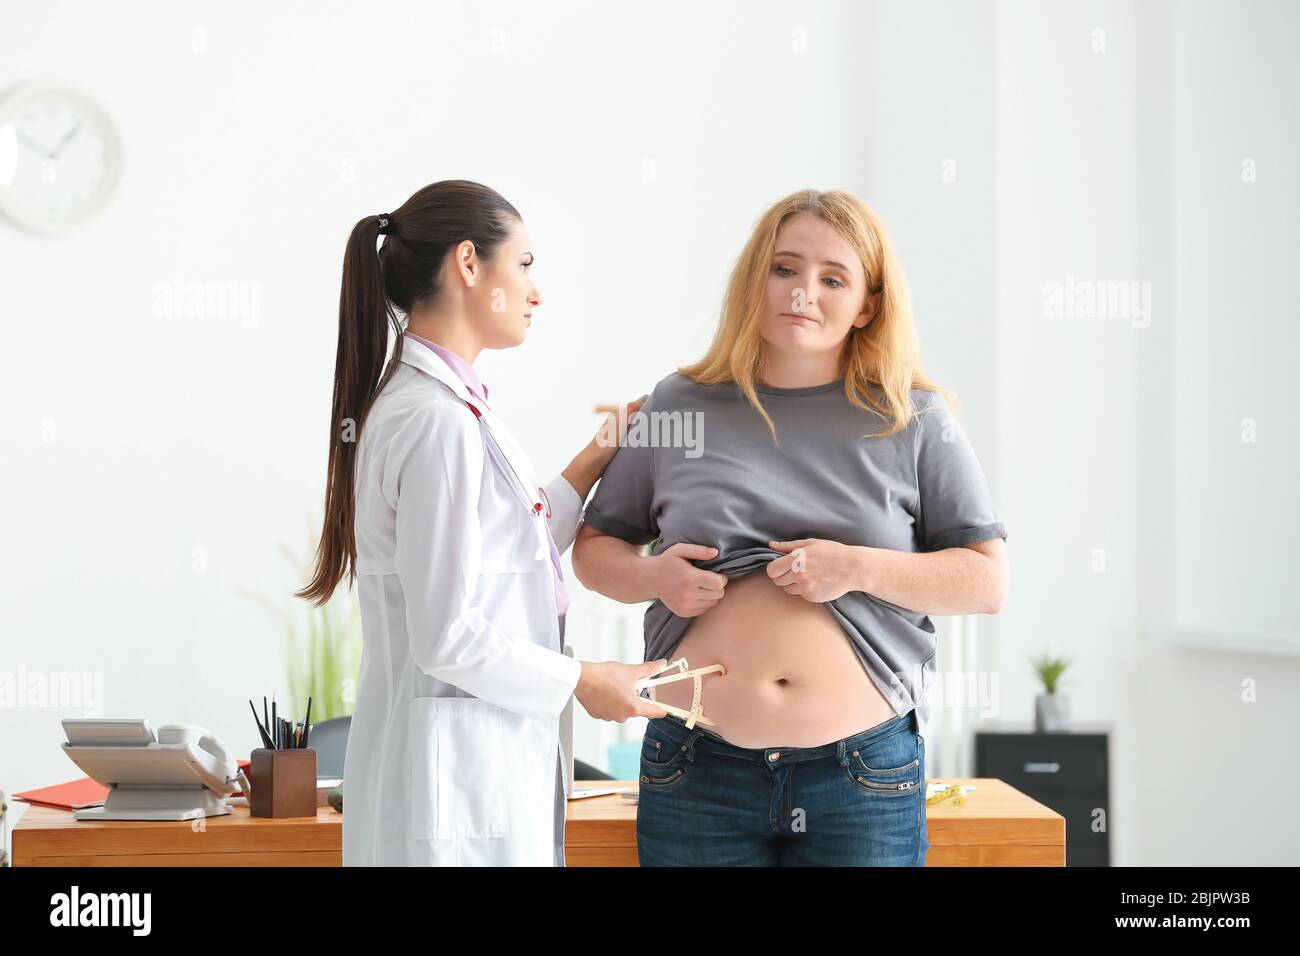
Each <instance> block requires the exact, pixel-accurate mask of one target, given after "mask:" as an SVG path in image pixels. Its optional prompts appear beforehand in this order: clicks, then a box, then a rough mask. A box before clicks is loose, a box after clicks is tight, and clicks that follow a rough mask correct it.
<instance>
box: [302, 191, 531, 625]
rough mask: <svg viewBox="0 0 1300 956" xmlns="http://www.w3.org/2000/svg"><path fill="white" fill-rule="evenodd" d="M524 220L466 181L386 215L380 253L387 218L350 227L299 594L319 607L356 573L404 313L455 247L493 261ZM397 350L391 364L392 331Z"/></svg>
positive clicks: (422, 296)
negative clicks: (322, 479) (360, 492)
mask: <svg viewBox="0 0 1300 956" xmlns="http://www.w3.org/2000/svg"><path fill="white" fill-rule="evenodd" d="M521 219H522V217H521V216H520V215H519V213H518V211H517V210H516V209H515V207H514V206H512V205H510V203H508V202H506V200H505V199H504V198H503V197H502V196H501V195H499V194H498V193H497V192H495V191H494V190H492V189H489V188H488V187H487V186H483V185H481V184H479V183H475V182H470V181H468V180H464V179H452V180H444V181H443V182H437V183H433V184H432V185H429V186H425V187H424V188H423V189H421V190H420V191H419V192H417V193H416V194H415V195H413V196H412V197H411V198H410V199H408V200H407V201H406V202H405V203H403V204H402V205H401V206H400V207H398V208H397V209H395V210H393V212H391V213H388V214H387V220H388V224H387V227H386V228H385V229H384V235H385V237H384V244H383V245H382V246H380V248H379V251H378V253H376V251H375V242H376V240H377V239H378V238H379V236H380V217H379V216H367V217H366V218H365V219H362V220H361V221H360V222H358V223H357V224H356V225H355V226H354V227H353V228H352V234H351V235H350V236H348V245H347V250H346V251H345V252H344V254H343V288H342V292H341V293H340V296H339V339H338V351H337V353H336V355H335V358H334V400H333V407H332V410H331V412H330V444H329V464H328V466H327V469H326V483H325V521H324V527H323V528H322V530H321V539H320V546H319V547H318V548H317V549H316V567H315V571H314V573H313V575H312V579H311V582H310V583H309V584H308V585H307V586H306V587H304V588H303V589H302V590H300V591H296V592H294V593H295V594H296V595H297V596H298V597H300V598H304V599H306V600H308V601H311V602H313V603H314V604H315V605H317V606H320V605H322V604H324V603H325V602H326V601H328V600H329V599H330V597H331V595H333V593H334V589H335V588H336V587H338V585H339V583H340V582H341V581H342V580H343V578H344V577H347V579H348V587H349V588H350V587H351V586H352V582H353V580H354V579H355V577H356V560H357V546H356V535H355V532H354V530H353V520H354V518H355V515H356V465H357V447H358V445H359V444H360V441H361V429H362V427H363V426H364V424H365V419H366V415H367V414H368V413H369V411H370V406H371V404H372V403H373V402H374V400H375V396H377V395H378V394H379V393H380V392H381V391H382V390H383V388H384V385H386V384H387V383H388V380H389V379H390V378H391V377H392V375H393V373H394V372H395V371H396V370H397V367H398V363H399V362H400V361H401V358H402V332H403V327H402V322H401V319H400V317H399V316H398V312H401V313H405V314H406V315H408V316H409V315H410V314H411V311H412V310H413V309H416V308H419V307H424V306H427V305H430V304H432V303H433V302H434V301H436V299H437V297H438V277H439V274H440V272H441V270H442V264H443V261H444V260H445V259H446V257H447V253H449V252H450V251H451V250H452V249H454V248H455V247H456V246H457V245H458V244H459V243H461V242H463V241H464V240H466V239H468V240H470V241H471V242H473V243H474V249H475V251H476V252H477V253H478V255H479V256H480V257H481V258H483V259H484V260H486V261H491V260H492V258H493V257H494V256H495V255H496V251H497V248H498V247H499V246H500V245H501V243H502V242H503V241H504V240H505V239H506V237H507V236H508V235H509V233H510V227H511V224H512V222H513V221H520V220H521ZM390 332H391V334H392V337H393V343H392V348H393V354H392V358H391V359H389V360H388V365H387V370H385V365H384V362H385V358H386V357H387V355H388V347H389V334H390Z"/></svg>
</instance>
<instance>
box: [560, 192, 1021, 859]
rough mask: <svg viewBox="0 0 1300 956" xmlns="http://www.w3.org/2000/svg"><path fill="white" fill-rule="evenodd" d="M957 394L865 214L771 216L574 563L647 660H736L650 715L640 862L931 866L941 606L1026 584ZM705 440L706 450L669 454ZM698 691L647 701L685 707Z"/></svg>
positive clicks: (836, 200)
mask: <svg viewBox="0 0 1300 956" xmlns="http://www.w3.org/2000/svg"><path fill="white" fill-rule="evenodd" d="M945 396H946V392H945V391H944V390H943V389H942V388H940V387H939V386H938V385H936V384H934V383H932V382H931V381H930V380H929V379H927V378H926V376H925V374H924V373H923V372H922V370H921V362H920V357H919V348H918V343H917V336H916V330H915V327H914V325H913V320H912V313H911V307H910V303H909V295H908V291H907V284H906V280H905V278H904V276H903V272H902V269H901V268H900V266H899V263H898V260H897V258H896V257H895V255H894V252H893V248H892V245H891V243H890V240H889V236H888V234H887V233H886V231H885V229H884V226H883V225H882V224H881V223H880V221H879V219H878V218H877V217H876V216H875V215H874V214H873V213H872V212H871V210H870V209H868V208H867V206H866V205H865V204H864V203H862V202H861V200H859V199H857V198H855V197H854V196H852V195H849V194H847V193H844V192H838V191H836V192H817V191H813V190H805V191H802V192H798V193H795V194H793V195H791V196H788V197H786V198H785V199H782V200H781V201H780V202H778V203H776V204H775V205H774V206H773V207H772V208H771V209H769V210H768V211H767V212H766V213H765V214H764V215H763V217H762V218H761V219H760V220H759V222H758V225H757V227H756V229H755V230H754V233H753V235H752V236H751V237H750V239H749V242H748V243H747V244H746V246H745V248H744V250H743V251H742V253H741V255H740V258H739V260H738V261H737V263H736V266H735V268H734V270H733V272H732V275H731V279H730V282H729V284H728V287H727V292H726V299H725V303H724V307H723V311H722V317H721V322H720V324H719V326H718V330H717V333H716V335H715V337H714V340H713V343H712V345H711V346H710V348H709V351H708V354H706V355H705V356H704V358H703V359H702V360H701V361H699V362H697V363H695V364H694V365H691V366H688V367H686V368H682V369H679V370H678V371H677V372H675V373H673V374H671V375H669V376H667V377H666V378H664V379H663V380H662V381H660V382H659V383H658V385H656V386H655V388H654V390H653V391H652V392H651V394H650V397H649V398H648V399H647V400H646V402H645V404H644V405H643V406H642V407H641V410H640V412H639V413H638V414H639V415H640V416H641V417H642V419H643V423H644V424H646V425H647V426H648V427H644V428H640V429H638V428H636V427H632V428H631V429H630V430H629V433H628V440H627V441H626V443H625V444H624V446H623V447H622V448H620V450H619V452H618V454H617V455H615V456H614V460H613V461H612V462H611V463H610V465H609V467H608V470H607V471H606V472H605V475H604V477H603V479H602V480H601V483H600V485H599V486H598V487H597V490H596V494H595V496H594V497H593V499H592V501H591V503H590V504H589V505H588V507H587V508H586V511H585V514H584V521H585V523H584V525H583V526H582V528H581V529H580V531H579V535H578V540H577V543H576V545H575V549H574V558H573V563H574V570H575V572H576V573H577V576H578V578H579V580H581V581H582V582H583V583H584V584H585V585H586V586H587V587H589V588H592V589H593V590H596V591H599V592H601V593H603V594H605V595H607V596H609V597H612V598H614V599H615V600H619V601H623V602H627V603H636V602H641V601H653V602H654V603H653V604H652V605H651V606H650V608H649V610H648V611H647V612H646V616H645V640H646V653H645V657H646V660H648V661H657V660H661V659H665V658H671V659H677V658H682V657H684V658H686V659H687V661H688V663H689V665H690V667H691V669H692V670H696V669H701V668H706V667H709V666H710V665H714V664H721V665H722V666H723V668H724V670H723V671H722V672H718V671H714V672H711V673H706V674H704V675H701V676H700V678H699V679H700V682H701V699H700V703H701V704H702V713H701V709H700V708H698V707H696V708H695V709H694V713H695V715H696V716H695V717H694V718H692V717H691V716H687V717H686V718H685V719H684V718H683V717H679V716H675V715H673V714H672V713H671V712H670V713H669V714H668V715H667V716H663V717H657V718H654V719H651V720H650V721H649V723H648V726H647V729H646V734H645V737H644V740H643V742H642V750H641V771H640V803H639V807H638V813H637V847H638V851H639V853H640V858H641V863H642V864H643V865H715V866H716V865H722V866H727V865H733V866H761V865H787V866H789V865H807V864H825V865H866V866H898V865H902V866H914V865H924V862H925V855H926V851H927V849H928V848H929V845H930V844H929V839H928V830H927V827H926V816H925V742H924V739H923V736H922V730H923V727H924V726H925V725H926V723H927V713H926V700H925V687H926V684H927V682H930V681H932V679H933V674H934V671H935V654H936V650H937V642H936V638H935V633H934V625H933V624H932V623H931V621H930V618H929V616H928V615H930V614H973V613H986V614H996V613H997V612H998V611H999V610H1000V608H1001V606H1002V601H1003V596H1004V594H1005V592H1006V587H1007V565H1006V556H1005V552H1004V547H1005V545H1004V540H1005V538H1006V536H1007V532H1006V528H1005V526H1004V525H1003V524H1002V522H1001V521H1000V520H999V519H998V515H997V513H996V511H995V508H994V503H993V500H992V495H991V493H990V490H989V487H988V484H987V482H986V480H985V477H984V474H983V472H982V470H981V468H980V465H979V462H978V460H977V458H976V456H975V453H974V451H973V450H972V448H971V446H970V444H969V442H968V441H967V439H966V437H965V435H964V433H963V431H962V429H961V427H960V426H959V425H958V423H957V422H956V420H955V419H953V418H952V417H951V414H950V411H949V405H948V401H947V398H946V397H945ZM665 424H667V425H668V426H670V427H668V428H667V429H665V428H664V427H661V426H664V425H665ZM634 425H635V423H634ZM701 425H703V426H707V427H704V428H702V429H701V428H700V426H701ZM692 428H694V429H697V431H696V432H695V434H697V435H698V436H699V437H700V438H701V441H700V442H699V447H698V448H684V447H680V446H681V445H683V444H684V443H683V442H682V441H676V440H671V439H672V436H673V435H674V434H676V435H677V437H678V438H680V437H681V436H682V435H686V434H689V430H690V429H692ZM675 429H677V430H679V431H674V430H675ZM666 435H667V437H668V438H669V439H670V440H667V441H665V436H666ZM638 439H639V440H638ZM647 439H648V440H647ZM674 446H679V447H674ZM655 542H657V545H656V547H655V548H653V550H652V552H651V553H646V548H645V546H646V545H647V544H652V543H655ZM693 683H694V680H693V679H687V680H681V681H677V682H671V683H664V684H661V685H657V686H655V687H653V688H652V689H651V692H652V693H653V694H654V699H655V700H656V701H658V702H661V703H666V704H669V705H672V706H674V707H677V708H679V709H681V710H682V711H683V712H687V711H690V710H691V709H692V705H693V701H692V692H693V686H692V685H693Z"/></svg>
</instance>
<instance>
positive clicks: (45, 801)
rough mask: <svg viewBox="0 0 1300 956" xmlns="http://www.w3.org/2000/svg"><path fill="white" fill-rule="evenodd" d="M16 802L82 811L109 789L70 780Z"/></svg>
mask: <svg viewBox="0 0 1300 956" xmlns="http://www.w3.org/2000/svg"><path fill="white" fill-rule="evenodd" d="M236 763H238V764H239V769H240V770H243V771H245V772H247V771H248V766H249V763H250V761H248V760H238V759H237V760H236ZM14 799H15V800H24V801H26V802H27V803H30V804H33V805H34V806H38V807H55V808H56V809H59V810H81V809H82V808H84V807H98V806H100V805H101V804H103V802H104V801H105V800H107V799H108V787H106V786H104V785H103V784H102V783H100V782H99V781H97V780H93V779H92V778H90V777H82V778H81V779H80V780H69V781H68V782H67V783H59V784H55V785H54V786H52V787H41V788H40V789H39V790H27V791H25V792H23V793H15V794H14Z"/></svg>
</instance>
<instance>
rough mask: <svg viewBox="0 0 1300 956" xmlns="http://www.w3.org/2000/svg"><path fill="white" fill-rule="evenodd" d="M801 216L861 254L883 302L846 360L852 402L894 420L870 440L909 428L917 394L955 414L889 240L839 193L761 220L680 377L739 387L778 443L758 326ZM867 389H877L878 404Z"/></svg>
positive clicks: (796, 198) (782, 208)
mask: <svg viewBox="0 0 1300 956" xmlns="http://www.w3.org/2000/svg"><path fill="white" fill-rule="evenodd" d="M801 212H808V213H812V214H813V215H815V216H819V217H820V218H822V219H823V220H825V221H826V222H827V223H829V224H830V225H831V226H833V227H834V228H835V230H836V231H837V232H838V233H839V234H840V235H841V236H843V237H844V238H845V240H847V241H848V243H849V245H851V246H852V247H853V248H854V250H856V252H857V254H858V258H859V259H861V261H862V268H863V270H864V271H865V272H866V277H867V293H866V298H864V300H863V305H864V307H865V305H866V303H867V301H868V300H869V299H870V298H871V297H872V296H880V301H879V302H878V303H877V307H876V311H875V314H874V315H873V317H872V319H871V321H870V322H869V323H868V324H867V325H866V327H865V328H856V327H854V328H850V329H849V333H848V335H847V336H846V338H845V343H844V350H843V352H842V354H841V360H840V365H841V368H842V370H843V375H844V391H845V393H846V395H847V396H848V399H849V401H850V402H852V403H853V404H854V405H856V406H858V407H859V408H861V409H862V410H863V411H875V412H877V413H879V414H880V415H882V416H884V417H885V418H888V419H892V425H891V427H890V428H889V429H888V430H887V431H884V432H880V433H878V434H875V435H870V436H864V437H872V438H885V437H888V436H890V435H893V434H896V433H897V432H899V431H901V430H902V429H903V428H905V427H907V424H908V422H909V421H911V419H912V416H913V413H914V409H913V406H912V402H911V395H910V390H911V389H913V388H919V389H924V390H925V391H931V392H939V393H940V394H942V395H943V396H944V397H945V399H946V400H947V401H948V403H949V404H950V405H952V406H954V409H953V411H954V413H955V412H956V408H955V405H956V399H955V396H953V395H952V393H950V392H949V391H948V390H947V389H945V388H942V387H941V386H939V385H937V384H935V383H934V382H931V381H930V380H929V379H928V378H927V377H926V375H925V373H924V372H923V371H922V369H921V356H920V345H919V342H918V340H917V335H916V326H915V324H914V323H913V321H912V300H911V293H910V292H909V290H908V286H907V278H906V276H904V275H903V268H902V266H901V265H899V262H898V258H897V257H896V256H895V255H894V246H893V243H892V242H891V241H890V238H889V233H888V232H886V231H885V227H884V225H883V224H882V223H881V222H880V220H879V219H878V218H877V217H876V214H875V213H874V212H872V211H871V209H870V208H869V207H868V206H867V204H866V203H864V202H863V201H862V200H860V199H858V198H857V197H856V196H854V195H852V194H850V193H847V192H843V191H841V190H831V191H829V192H819V191H818V190H815V189H804V190H800V191H799V192H796V193H792V194H790V195H789V196H786V197H785V198H784V199H782V200H780V201H778V202H777V203H775V204H774V205H773V206H772V207H771V208H770V209H768V210H767V212H765V213H764V214H763V216H762V218H761V219H759V221H758V224H757V225H756V226H755V227H754V232H753V234H752V235H751V236H750V237H749V241H748V242H747V243H745V248H744V249H743V250H741V253H740V256H739V258H738V259H737V260H736V265H735V267H734V268H733V269H732V271H731V278H730V280H729V281H728V282H727V291H726V295H725V297H724V298H723V304H722V316H721V319H720V321H719V322H718V328H717V331H716V332H715V333H714V336H713V342H712V344H711V345H710V346H709V350H708V352H707V353H706V354H705V356H704V358H702V359H700V360H699V361H698V362H696V363H695V364H693V365H688V366H685V367H684V368H679V369H678V371H679V372H680V373H681V374H683V375H685V376H686V377H687V378H690V379H691V380H692V381H694V382H696V383H698V384H700V385H717V384H720V383H723V382H734V383H735V384H736V387H737V388H738V389H739V390H740V392H741V393H742V394H743V395H744V396H745V397H746V398H747V399H748V400H749V403H750V404H751V405H753V406H754V408H756V409H757V410H758V413H759V414H760V415H761V416H763V420H764V421H765V422H767V427H768V428H769V429H770V430H771V432H772V440H773V441H776V426H775V424H774V423H773V422H772V419H771V417H770V416H769V415H768V414H767V411H766V410H765V409H764V408H763V406H762V403H761V402H759V400H758V393H757V392H756V391H755V389H754V380H755V377H756V375H757V374H758V370H759V358H760V346H761V344H762V339H761V337H760V335H759V325H760V322H761V319H762V314H763V309H764V306H765V304H766V299H767V277H768V271H769V270H770V269H771V267H772V253H773V251H774V249H775V246H776V233H777V230H778V229H779V228H780V227H781V223H783V222H784V221H785V220H786V219H787V218H788V217H789V216H793V215H795V214H796V213H801ZM869 386H876V387H878V388H879V390H880V398H879V399H877V397H876V395H875V394H873V393H872V391H871V390H870V389H869ZM778 446H779V443H778Z"/></svg>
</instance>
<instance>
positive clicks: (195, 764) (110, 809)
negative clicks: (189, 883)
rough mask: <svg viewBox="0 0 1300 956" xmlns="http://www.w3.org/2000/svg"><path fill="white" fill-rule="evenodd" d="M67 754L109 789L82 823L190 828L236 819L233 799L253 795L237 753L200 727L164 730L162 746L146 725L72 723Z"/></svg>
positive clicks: (80, 815) (67, 724)
mask: <svg viewBox="0 0 1300 956" xmlns="http://www.w3.org/2000/svg"><path fill="white" fill-rule="evenodd" d="M63 730H64V733H66V734H67V736H68V742H67V743H65V744H64V745H63V752H64V753H66V754H67V755H68V757H69V759H71V760H72V762H73V763H75V764H76V765H77V766H79V767H80V768H81V769H82V770H84V771H85V772H86V774H87V775H88V776H90V777H93V778H94V779H95V780H98V781H99V782H100V783H102V784H103V785H104V786H106V787H108V788H109V793H108V799H107V800H105V801H104V805H103V806H102V807H86V808H85V809H82V810H77V811H75V812H74V813H73V814H72V816H73V819H76V820H190V819H194V818H196V817H211V816H219V815H221V814H225V813H229V812H230V805H229V804H228V803H227V802H226V798H227V796H229V795H230V794H231V793H233V792H235V791H237V790H241V789H242V790H243V791H244V793H245V794H247V793H248V790H249V785H248V778H247V777H246V776H245V775H244V774H243V772H242V771H240V770H239V765H238V763H236V761H235V759H234V757H232V756H231V754H230V751H229V750H228V749H227V748H226V747H225V746H224V745H223V744H222V743H221V741H219V740H217V738H216V737H214V736H213V735H212V734H210V733H208V731H207V730H205V729H204V728H202V727H199V726H196V725H194V724H164V725H163V726H161V727H159V728H158V735H157V737H156V738H155V737H154V732H153V729H152V728H151V727H150V726H149V722H148V721H147V720H114V719H106V718H97V717H96V718H81V719H73V718H68V719H65V720H64V721H63Z"/></svg>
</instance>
